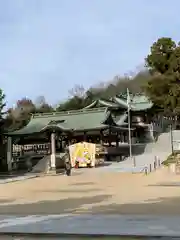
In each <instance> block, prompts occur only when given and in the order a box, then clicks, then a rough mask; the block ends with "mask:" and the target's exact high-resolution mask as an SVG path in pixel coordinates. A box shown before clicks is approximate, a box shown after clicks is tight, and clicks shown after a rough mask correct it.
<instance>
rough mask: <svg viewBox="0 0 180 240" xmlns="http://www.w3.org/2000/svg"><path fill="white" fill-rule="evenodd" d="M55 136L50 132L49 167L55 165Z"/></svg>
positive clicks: (53, 167)
mask: <svg viewBox="0 0 180 240" xmlns="http://www.w3.org/2000/svg"><path fill="white" fill-rule="evenodd" d="M55 137H56V134H55V133H54V132H53V133H51V163H50V168H51V169H55V167H56V144H55Z"/></svg>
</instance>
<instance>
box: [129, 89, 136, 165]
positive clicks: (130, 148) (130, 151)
mask: <svg viewBox="0 0 180 240" xmlns="http://www.w3.org/2000/svg"><path fill="white" fill-rule="evenodd" d="M127 105H128V133H129V157H130V160H133V159H132V141H131V140H132V139H131V99H130V95H129V89H128V88H127ZM133 166H134V167H135V161H134V160H133Z"/></svg>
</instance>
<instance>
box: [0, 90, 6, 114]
mask: <svg viewBox="0 0 180 240" xmlns="http://www.w3.org/2000/svg"><path fill="white" fill-rule="evenodd" d="M5 106H6V104H5V94H4V93H3V91H2V89H0V119H2V117H3V114H4V112H3V109H4V107H5Z"/></svg>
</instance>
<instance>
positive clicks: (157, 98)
mask: <svg viewBox="0 0 180 240" xmlns="http://www.w3.org/2000/svg"><path fill="white" fill-rule="evenodd" d="M146 66H147V67H148V69H149V72H150V74H151V78H150V79H149V80H148V83H147V85H146V86H145V91H146V93H147V95H148V96H149V97H150V99H151V100H152V102H153V103H154V104H155V105H156V106H157V107H159V108H160V109H163V110H164V113H165V114H167V115H171V114H174V115H177V114H179V113H180V45H179V44H178V45H177V44H176V43H175V42H174V41H173V40H172V39H171V38H160V39H158V41H157V42H155V43H154V44H153V45H152V47H151V52H150V54H149V55H148V56H147V58H146Z"/></svg>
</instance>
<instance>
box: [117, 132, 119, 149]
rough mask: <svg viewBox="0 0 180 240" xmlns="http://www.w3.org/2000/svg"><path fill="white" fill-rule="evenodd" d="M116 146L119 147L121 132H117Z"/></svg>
mask: <svg viewBox="0 0 180 240" xmlns="http://www.w3.org/2000/svg"><path fill="white" fill-rule="evenodd" d="M116 147H119V132H117V134H116Z"/></svg>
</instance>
